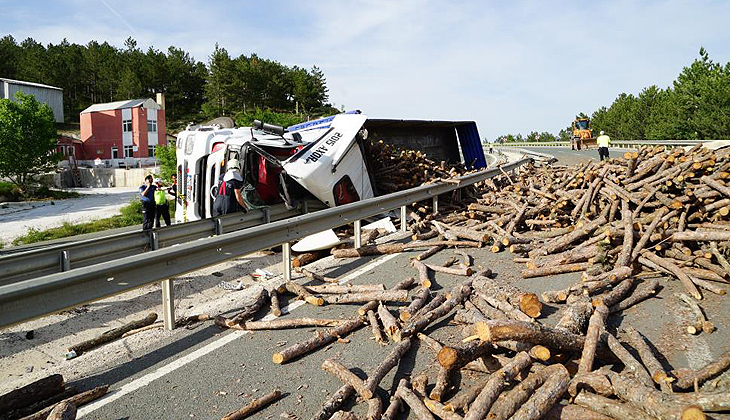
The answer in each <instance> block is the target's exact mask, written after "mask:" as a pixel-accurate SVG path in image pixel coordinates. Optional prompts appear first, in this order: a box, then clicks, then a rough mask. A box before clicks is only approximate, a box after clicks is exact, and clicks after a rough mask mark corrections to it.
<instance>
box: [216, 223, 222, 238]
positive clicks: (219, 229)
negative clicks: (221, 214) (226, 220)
mask: <svg viewBox="0 0 730 420" xmlns="http://www.w3.org/2000/svg"><path fill="white" fill-rule="evenodd" d="M215 234H216V236H220V235H223V221H222V220H221V219H215Z"/></svg>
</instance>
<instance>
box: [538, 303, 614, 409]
mask: <svg viewBox="0 0 730 420" xmlns="http://www.w3.org/2000/svg"><path fill="white" fill-rule="evenodd" d="M607 317H608V307H606V305H604V304H603V302H599V304H598V305H597V306H596V309H595V310H594V311H593V315H591V318H590V320H589V321H588V332H587V333H586V339H585V343H584V344H583V352H582V353H581V357H580V364H579V365H578V373H579V374H580V373H587V372H590V371H591V370H592V369H593V359H594V358H595V357H596V346H597V345H598V339H599V336H600V334H601V331H602V330H603V328H604V326H605V324H606V318H607ZM548 408H549V407H548Z"/></svg>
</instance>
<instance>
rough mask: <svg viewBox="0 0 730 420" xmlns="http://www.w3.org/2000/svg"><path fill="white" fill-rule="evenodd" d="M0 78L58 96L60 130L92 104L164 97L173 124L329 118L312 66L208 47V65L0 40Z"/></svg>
mask: <svg viewBox="0 0 730 420" xmlns="http://www.w3.org/2000/svg"><path fill="white" fill-rule="evenodd" d="M0 77H5V78H9V79H17V80H24V81H28V82H36V83H43V84H47V85H51V86H57V87H60V88H63V96H64V98H63V99H64V115H65V118H66V121H67V122H78V119H79V112H80V111H82V110H83V109H84V108H86V107H88V106H89V105H91V104H94V103H100V102H111V101H119V100H125V99H134V98H144V97H151V98H154V95H155V93H157V92H164V93H165V105H166V115H167V119H168V121H169V122H170V125H174V124H175V122H179V123H185V122H189V121H196V122H199V121H202V120H205V119H209V118H214V117H218V116H223V115H226V116H231V117H234V118H236V117H240V116H241V115H243V114H245V113H253V112H256V110H257V109H259V110H261V109H271V110H274V111H277V112H294V111H298V112H300V113H309V114H318V113H328V111H329V113H331V111H332V109H331V108H330V107H329V104H328V103H327V100H328V95H327V83H326V79H325V76H324V73H323V72H322V71H321V70H320V69H319V68H317V67H316V66H315V67H313V68H312V69H310V70H308V69H303V68H300V67H297V66H293V67H289V66H286V65H283V64H281V63H279V62H277V61H274V60H269V59H265V58H262V57H259V56H257V55H256V54H251V55H250V56H245V55H240V56H238V57H231V56H229V54H228V52H227V51H226V50H225V49H224V48H221V47H219V46H218V45H216V46H215V49H214V51H213V53H212V54H211V56H210V57H209V60H208V63H207V64H204V63H202V62H200V61H196V60H195V59H194V58H193V57H191V56H190V54H189V53H188V52H186V51H184V50H183V49H180V48H176V47H172V46H171V47H169V48H168V49H167V52H164V51H160V50H157V49H154V48H152V47H150V48H148V49H147V51H143V50H142V49H141V48H139V47H138V46H137V42H136V41H135V40H134V39H132V38H128V39H127V40H126V42H125V43H124V47H123V48H118V47H115V46H113V45H111V44H109V43H107V42H103V43H99V42H97V41H91V42H89V43H88V44H86V45H79V44H72V43H69V42H68V41H67V40H65V39H64V40H63V41H62V42H61V43H59V44H55V45H54V44H48V45H47V46H44V45H43V44H40V43H38V42H36V41H35V40H33V39H32V38H28V39H26V40H24V41H22V42H20V43H18V42H17V41H16V40H15V39H14V38H13V37H12V36H11V35H7V36H5V37H3V38H0Z"/></svg>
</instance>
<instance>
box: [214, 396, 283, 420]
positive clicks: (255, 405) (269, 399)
mask: <svg viewBox="0 0 730 420" xmlns="http://www.w3.org/2000/svg"><path fill="white" fill-rule="evenodd" d="M280 398H281V391H279V390H278V389H275V390H273V391H271V392H270V393H268V394H266V395H264V396H263V397H260V398H256V399H255V400H253V401H251V403H250V404H248V405H246V406H245V407H242V408H240V409H239V410H236V411H232V412H230V413H228V414H226V415H225V416H223V418H222V419H221V420H239V419H245V418H246V417H248V416H250V415H251V414H253V413H256V412H258V411H261V409H263V408H264V407H266V406H268V405H270V404H272V403H273V402H275V401H277V400H279V399H280Z"/></svg>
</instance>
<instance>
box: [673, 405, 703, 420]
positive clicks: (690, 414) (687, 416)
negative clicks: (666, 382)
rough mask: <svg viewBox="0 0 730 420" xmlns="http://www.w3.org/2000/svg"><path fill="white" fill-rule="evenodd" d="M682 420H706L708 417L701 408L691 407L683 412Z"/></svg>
mask: <svg viewBox="0 0 730 420" xmlns="http://www.w3.org/2000/svg"><path fill="white" fill-rule="evenodd" d="M680 419H681V420H706V419H707V416H706V415H705V413H703V412H702V410H701V409H700V408H699V407H696V406H689V407H687V408H685V409H684V410H683V411H682V416H681V417H680Z"/></svg>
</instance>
